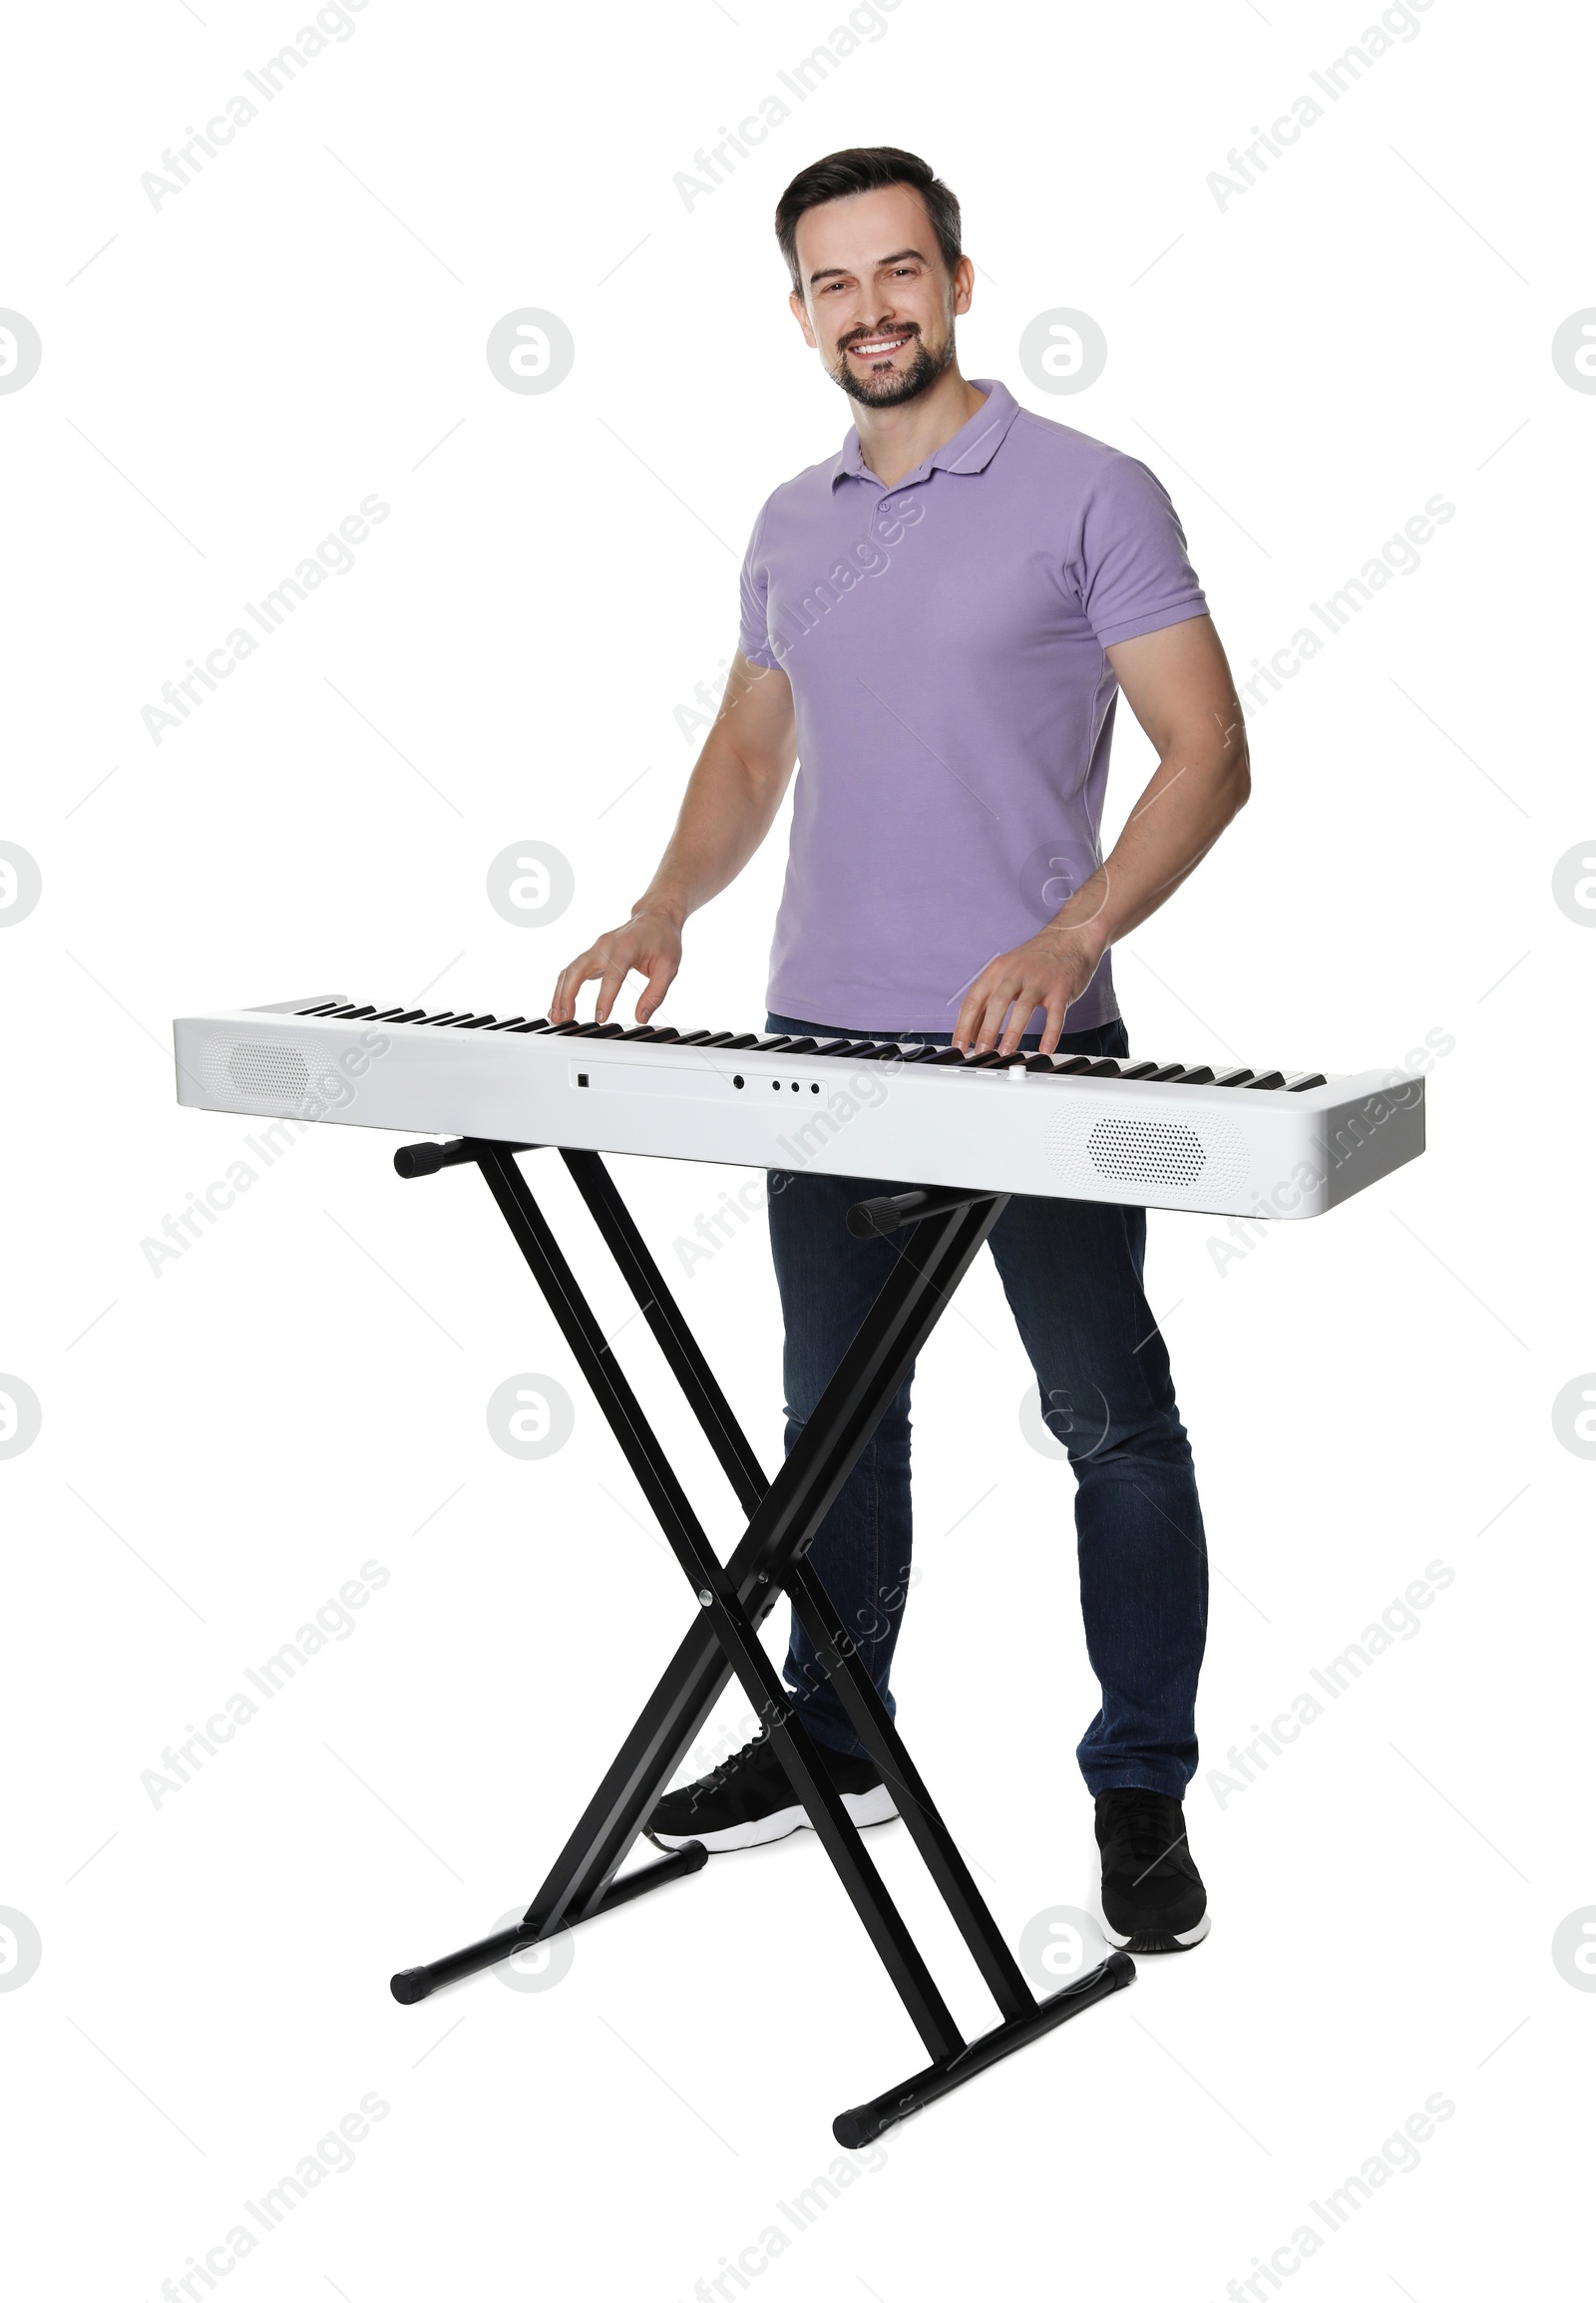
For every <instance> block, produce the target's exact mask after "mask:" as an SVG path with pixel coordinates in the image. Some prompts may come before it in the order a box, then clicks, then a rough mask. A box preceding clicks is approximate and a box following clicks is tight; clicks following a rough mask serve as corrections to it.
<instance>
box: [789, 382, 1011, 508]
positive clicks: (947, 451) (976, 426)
mask: <svg viewBox="0 0 1596 2303" xmlns="http://www.w3.org/2000/svg"><path fill="white" fill-rule="evenodd" d="M970 382H971V383H972V384H974V385H975V387H976V390H977V391H978V392H985V393H986V395H987V398H986V400H985V402H984V403H983V405H982V406H981V407H979V408H978V409H977V410H976V413H975V414H974V416H972V417H971V419H970V421H969V423H968V424H966V425H964V426H963V428H962V429H961V430H960V431H958V432H956V433H955V434H954V436H953V438H952V439H951V440H945V441H944V442H943V444H942V446H941V447H940V448H937V449H934V450H933V452H932V454H931V455H930V456H928V457H927V459H926V461H925V462H924V463H923V464H918V465H916V467H915V469H914V471H913V472H906V473H905V474H904V476H903V478H902V479H901V480H900V481H898V482H896V483H895V485H896V486H898V487H899V488H908V487H912V486H913V484H914V483H915V481H917V480H924V479H926V478H927V476H928V475H929V474H930V473H932V472H938V471H941V472H985V470H986V469H987V466H988V465H989V464H990V463H991V462H992V460H993V458H994V457H995V456H996V455H997V453H998V448H999V447H1000V446H1001V444H1002V440H1003V436H1004V434H1005V433H1006V432H1007V430H1008V427H1009V425H1010V424H1011V423H1012V422H1013V420H1014V418H1015V417H1016V416H1017V415H1018V414H1019V402H1018V401H1017V400H1016V399H1015V398H1014V395H1013V394H1012V392H1010V391H1009V389H1008V387H1007V386H1006V384H999V383H996V382H994V381H993V379H992V378H990V377H987V376H972V377H971V378H970ZM839 480H868V481H870V482H872V483H873V485H874V486H876V487H877V488H879V487H880V486H881V482H880V481H879V480H878V479H877V478H876V475H875V473H874V472H872V471H871V470H870V468H869V466H868V465H867V464H866V462H865V460H864V457H863V455H862V454H861V452H860V446H859V434H858V431H857V430H852V429H851V430H850V431H849V434H848V437H847V439H846V440H845V441H844V442H843V444H842V446H841V448H840V449H839V450H838V452H837V454H836V456H835V457H834V458H833V459H832V464H831V484H832V487H833V488H835V487H836V485H837V483H838V481H839Z"/></svg>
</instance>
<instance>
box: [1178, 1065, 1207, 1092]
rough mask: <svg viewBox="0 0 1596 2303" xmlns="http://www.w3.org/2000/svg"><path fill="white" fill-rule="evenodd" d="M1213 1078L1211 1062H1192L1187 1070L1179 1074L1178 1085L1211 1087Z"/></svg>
mask: <svg viewBox="0 0 1596 2303" xmlns="http://www.w3.org/2000/svg"><path fill="white" fill-rule="evenodd" d="M1213 1079H1214V1067H1213V1065H1212V1064H1211V1063H1194V1064H1192V1065H1191V1066H1190V1068H1189V1069H1188V1070H1186V1071H1183V1072H1182V1073H1181V1074H1180V1085H1181V1086H1182V1087H1211V1086H1212V1085H1213Z"/></svg>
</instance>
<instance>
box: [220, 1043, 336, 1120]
mask: <svg viewBox="0 0 1596 2303" xmlns="http://www.w3.org/2000/svg"><path fill="white" fill-rule="evenodd" d="M195 1069H196V1073H197V1075H198V1078H199V1082H200V1088H201V1089H202V1090H203V1092H205V1093H206V1094H208V1095H213V1096H214V1097H215V1098H216V1101H217V1108H218V1109H220V1110H222V1111H252V1110H260V1111H277V1112H281V1113H282V1114H283V1115H284V1116H285V1117H291V1116H293V1115H294V1114H295V1113H297V1112H298V1111H299V1109H300V1107H301V1106H302V1105H303V1104H304V1103H305V1102H306V1101H307V1100H308V1099H309V1097H310V1094H311V1076H310V1065H309V1063H308V1062H307V1061H306V1051H304V1050H301V1049H300V1048H297V1047H289V1046H284V1045H283V1044H282V1042H281V1041H272V1040H260V1039H206V1040H203V1041H202V1042H201V1043H200V1050H199V1056H198V1060H197V1062H196V1065H195Z"/></svg>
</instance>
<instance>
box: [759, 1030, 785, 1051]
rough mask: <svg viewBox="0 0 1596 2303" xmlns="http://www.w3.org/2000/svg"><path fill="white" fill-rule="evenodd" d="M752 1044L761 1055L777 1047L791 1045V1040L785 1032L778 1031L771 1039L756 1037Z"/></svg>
mask: <svg viewBox="0 0 1596 2303" xmlns="http://www.w3.org/2000/svg"><path fill="white" fill-rule="evenodd" d="M754 1045H755V1047H757V1048H758V1050H759V1052H760V1054H761V1055H769V1054H771V1053H772V1051H773V1050H774V1049H776V1048H778V1047H791V1045H792V1041H791V1040H790V1039H789V1038H788V1037H787V1035H786V1034H785V1032H781V1031H778V1032H777V1033H776V1035H775V1037H774V1038H773V1039H756V1040H755V1041H754Z"/></svg>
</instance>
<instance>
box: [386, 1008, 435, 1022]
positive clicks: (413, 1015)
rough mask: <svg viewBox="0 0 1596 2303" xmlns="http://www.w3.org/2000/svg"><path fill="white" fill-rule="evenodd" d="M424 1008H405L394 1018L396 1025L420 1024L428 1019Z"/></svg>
mask: <svg viewBox="0 0 1596 2303" xmlns="http://www.w3.org/2000/svg"><path fill="white" fill-rule="evenodd" d="M426 1013H427V1010H426V1009H425V1008H424V1007H405V1008H402V1009H401V1010H400V1012H399V1013H398V1014H397V1015H396V1016H395V1017H394V1021H395V1023H420V1022H422V1021H423V1020H424V1019H425V1017H426Z"/></svg>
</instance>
